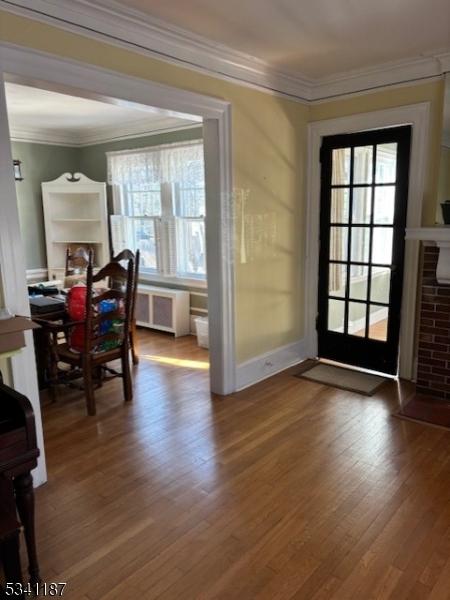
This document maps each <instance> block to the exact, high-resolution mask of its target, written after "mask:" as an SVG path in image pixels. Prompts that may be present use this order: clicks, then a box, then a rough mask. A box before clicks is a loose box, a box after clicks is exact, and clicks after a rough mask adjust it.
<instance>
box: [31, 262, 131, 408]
mask: <svg viewBox="0 0 450 600" xmlns="http://www.w3.org/2000/svg"><path fill="white" fill-rule="evenodd" d="M133 278H134V262H133V260H129V261H128V268H127V269H125V268H124V267H123V266H122V265H120V264H119V263H117V262H110V263H108V264H107V265H106V266H105V267H103V268H102V269H100V270H99V271H98V273H97V274H96V275H94V274H93V267H92V264H90V265H88V268H87V278H86V301H85V318H84V319H83V320H80V321H68V322H66V323H60V324H55V323H50V322H49V323H47V324H46V325H45V326H46V327H47V328H48V329H49V331H51V333H52V339H53V342H52V364H53V365H58V364H59V363H63V364H66V365H69V366H70V370H69V371H68V372H67V371H63V370H58V372H56V371H54V373H53V377H52V378H51V379H50V381H49V383H50V385H52V386H54V385H57V384H60V383H66V382H67V380H65V377H66V376H67V379H73V378H74V376H76V375H77V373H79V374H80V375H81V376H82V377H83V382H84V391H85V394H86V405H87V412H88V414H89V415H95V414H96V404H95V394H94V384H95V383H98V384H99V385H101V384H102V378H103V370H104V368H105V367H106V365H107V363H110V362H111V361H114V360H120V361H121V372H117V371H115V370H113V369H110V368H108V369H107V370H108V372H109V373H112V374H114V375H117V376H119V377H122V380H123V394H124V398H125V401H126V402H129V401H131V400H132V397H133V392H132V384H131V373H130V360H129V352H130V324H131V310H132V303H133ZM102 280H106V281H114V282H119V281H120V282H121V283H122V285H121V289H118V288H117V289H111V288H108V289H106V290H103V291H102V292H101V293H96V294H95V295H94V284H95V283H97V282H100V281H102ZM106 309H108V310H107V311H106ZM40 324H41V325H42V323H40ZM80 328H81V329H80ZM61 331H64V332H65V336H66V341H64V342H63V343H61V340H60V339H58V338H59V333H60V332H61ZM75 331H77V332H78V334H79V333H80V331H82V332H83V335H82V337H83V339H82V340H81V342H79V341H78V342H77V344H79V345H77V347H74V341H73V340H74V339H75V336H74V333H75ZM78 338H79V335H78ZM74 370H76V371H74Z"/></svg>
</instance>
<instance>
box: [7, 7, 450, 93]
mask: <svg viewBox="0 0 450 600" xmlns="http://www.w3.org/2000/svg"><path fill="white" fill-rule="evenodd" d="M0 8H2V9H4V10H6V11H9V12H12V13H14V14H18V15H22V16H26V17H28V18H31V19H35V20H38V21H41V22H45V23H48V24H51V25H53V26H57V27H59V28H61V29H64V30H67V31H71V32H74V33H78V34H81V35H84V36H86V37H90V38H93V39H101V40H103V41H107V42H108V43H109V44H112V45H115V46H119V47H123V48H127V49H132V50H133V51H134V52H138V53H140V54H144V55H146V56H151V57H152V58H157V59H159V60H163V61H165V62H169V63H171V64H175V65H177V66H184V67H185V68H189V69H191V70H195V71H197V72H201V73H204V74H208V75H212V76H214V77H216V78H219V79H224V80H227V81H232V82H234V83H237V84H239V85H243V86H247V87H251V88H255V89H258V90H260V91H263V92H266V93H271V94H275V95H278V96H282V97H287V98H290V99H291V100H294V101H297V102H301V103H305V104H308V103H311V102H313V103H315V102H323V101H327V100H330V99H333V98H337V97H342V96H346V95H353V94H364V93H370V92H373V91H374V90H379V89H382V88H387V87H393V86H398V85H411V84H419V83H421V82H423V81H425V80H432V79H433V78H437V77H441V76H442V75H443V73H445V72H449V71H450V52H442V53H435V54H430V55H428V56H420V57H413V58H411V59H408V60H401V61H395V62H390V63H385V64H380V65H375V66H372V67H369V68H365V69H358V70H352V71H348V72H345V73H339V74H337V75H333V76H332V77H325V78H321V79H311V78H308V77H305V76H303V75H302V74H299V73H293V72H289V73H288V72H285V71H280V70H277V69H274V68H273V67H272V66H270V65H269V64H268V63H266V62H264V61H262V60H260V59H258V58H256V57H253V56H249V55H247V54H245V53H242V52H239V51H237V50H233V49H231V48H228V47H226V46H223V45H220V44H216V43H214V42H213V41H211V40H208V39H206V38H204V37H202V36H199V35H196V34H193V33H191V32H188V31H186V30H184V29H181V28H178V27H175V26H173V25H169V24H167V23H165V22H162V21H161V20H159V19H155V18H153V17H150V16H149V15H147V14H144V13H142V12H140V11H138V10H133V9H131V8H128V7H126V8H125V7H124V6H123V5H121V4H120V3H119V2H116V1H115V0H89V1H88V0H0Z"/></svg>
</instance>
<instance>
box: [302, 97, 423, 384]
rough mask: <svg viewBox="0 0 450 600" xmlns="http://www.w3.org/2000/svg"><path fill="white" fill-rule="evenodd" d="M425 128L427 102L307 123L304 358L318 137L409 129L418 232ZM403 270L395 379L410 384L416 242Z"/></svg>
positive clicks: (313, 298)
mask: <svg viewBox="0 0 450 600" xmlns="http://www.w3.org/2000/svg"><path fill="white" fill-rule="evenodd" d="M429 123H430V103H429V102H421V103H419V104H412V105H409V106H399V107H395V108H390V109H387V110H380V111H376V112H371V113H361V114H359V115H352V116H349V117H340V118H338V119H330V120H325V121H317V122H314V123H310V124H309V126H308V180H307V220H306V240H305V245H306V269H305V289H306V290H307V292H306V296H305V313H304V315H305V316H304V318H305V331H306V339H307V350H308V356H310V357H311V358H312V357H316V356H317V331H316V317H317V295H318V274H319V219H320V200H319V199H320V147H321V144H322V138H323V137H325V136H328V135H338V134H343V133H355V132H358V131H364V130H369V129H382V128H383V127H394V126H398V125H412V140H411V156H410V167H409V188H408V210H407V218H406V227H407V228H411V227H420V226H421V224H422V202H423V191H424V186H425V172H426V168H427V164H428V163H427V161H428V132H429ZM403 268H404V274H403V295H402V309H401V326H400V358H399V376H400V377H402V378H404V379H414V377H415V355H414V353H415V329H416V328H415V320H416V295H417V294H416V291H417V281H418V268H419V244H418V242H413V241H412V240H406V245H405V262H404V267H403Z"/></svg>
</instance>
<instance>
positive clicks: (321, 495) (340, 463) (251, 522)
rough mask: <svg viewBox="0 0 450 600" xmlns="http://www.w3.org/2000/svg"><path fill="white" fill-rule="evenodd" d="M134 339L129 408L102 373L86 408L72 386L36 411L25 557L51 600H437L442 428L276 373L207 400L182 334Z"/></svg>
mask: <svg viewBox="0 0 450 600" xmlns="http://www.w3.org/2000/svg"><path fill="white" fill-rule="evenodd" d="M140 337H141V355H142V358H141V364H140V365H139V367H137V369H136V370H135V399H134V402H133V403H132V404H130V405H124V404H123V402H122V398H121V394H120V382H119V381H113V382H109V383H107V384H105V385H104V387H103V388H102V389H101V390H98V392H97V399H98V400H97V402H98V415H97V416H96V417H87V416H86V415H85V406H84V401H83V398H82V396H81V394H80V392H77V391H69V392H67V391H65V392H64V393H63V394H61V397H60V399H59V400H58V403H57V404H55V405H48V404H45V407H44V421H45V439H46V450H47V461H48V470H49V482H48V484H47V485H45V486H43V487H42V488H40V489H38V490H37V494H36V496H37V498H36V500H37V531H38V543H39V554H40V560H41V563H42V572H43V576H44V578H45V580H46V581H67V582H68V583H67V588H66V592H65V594H64V597H65V598H69V599H72V598H76V599H83V600H115V599H117V600H118V599H121V600H128V599H130V600H131V599H135V598H136V599H137V598H152V599H154V598H160V599H178V598H180V599H183V600H191V599H209V598H220V599H223V600H229V599H239V600H248V599H252V598H264V599H270V600H273V599H289V598H292V599H299V600H319V599H325V598H338V599H346V598H352V599H357V600H366V599H374V598H378V599H381V598H383V599H387V598H391V599H395V600H401V599H408V600H416V599H422V598H428V599H430V600H441V599H445V598H450V432H448V431H446V430H443V429H437V428H433V427H427V426H425V425H421V424H417V423H413V422H409V421H404V420H400V419H397V418H394V417H392V416H391V413H392V412H394V411H396V410H398V397H399V393H400V394H401V395H403V396H406V395H408V394H409V393H410V389H409V388H408V387H404V388H402V390H400V392H399V388H398V387H397V384H395V383H394V382H388V383H387V384H386V385H385V386H383V387H382V388H381V389H380V390H379V392H377V394H376V395H375V396H373V397H365V396H360V395H358V394H355V393H351V392H346V391H342V390H337V389H331V388H327V387H325V386H323V385H321V384H318V383H315V382H311V381H306V380H301V379H298V378H295V377H292V374H291V372H290V373H282V374H279V375H276V376H275V377H273V378H271V379H270V380H267V381H265V382H262V383H260V384H258V385H256V386H254V387H253V388H251V389H248V390H244V391H243V392H240V393H237V394H234V395H233V396H230V397H227V398H211V396H210V394H209V391H208V371H207V369H205V368H204V367H205V366H206V365H205V362H206V361H207V359H208V358H207V352H206V351H204V350H202V349H200V348H198V347H197V346H196V345H195V339H194V338H191V337H188V338H179V339H178V340H173V338H171V337H169V336H166V335H163V334H158V333H149V332H144V333H141V336H140ZM152 357H157V358H158V361H159V362H156V361H155V360H154V359H152ZM177 360H181V361H183V360H187V361H193V362H190V363H184V364H183V363H181V365H180V366H177V365H176V362H177ZM197 367H201V368H197Z"/></svg>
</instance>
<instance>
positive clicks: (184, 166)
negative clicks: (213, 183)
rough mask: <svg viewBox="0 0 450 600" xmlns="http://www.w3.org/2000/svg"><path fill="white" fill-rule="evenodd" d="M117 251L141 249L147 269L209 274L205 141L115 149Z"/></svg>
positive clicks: (111, 168) (111, 171)
mask: <svg viewBox="0 0 450 600" xmlns="http://www.w3.org/2000/svg"><path fill="white" fill-rule="evenodd" d="M107 159H108V183H110V184H111V185H112V186H113V196H114V209H115V213H116V214H115V215H113V216H112V217H111V229H112V242H113V250H114V254H117V253H118V252H120V250H122V249H123V248H131V249H133V250H137V249H139V250H140V252H141V272H142V273H147V274H149V275H152V274H153V275H160V276H163V277H180V278H188V279H200V280H201V279H205V278H206V252H205V178H204V160H203V143H202V142H201V141H198V140H196V141H193V142H186V143H181V144H167V145H164V146H154V147H150V148H140V149H139V150H126V151H121V152H109V153H108V154H107Z"/></svg>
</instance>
